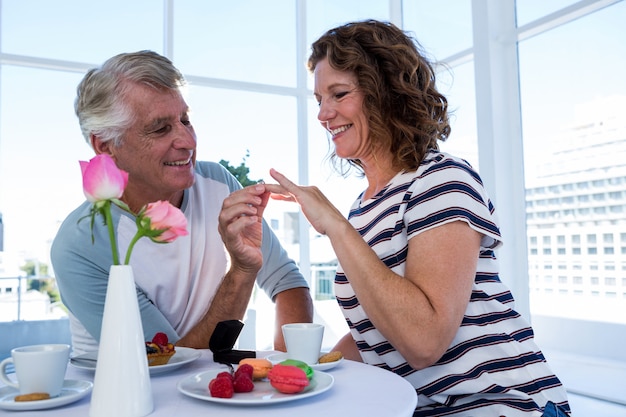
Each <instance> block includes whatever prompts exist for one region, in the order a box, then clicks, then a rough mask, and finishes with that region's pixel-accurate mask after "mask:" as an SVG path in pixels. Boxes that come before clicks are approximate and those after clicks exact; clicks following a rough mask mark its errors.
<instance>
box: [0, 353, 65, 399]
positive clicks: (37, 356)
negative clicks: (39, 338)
mask: <svg viewBox="0 0 626 417" xmlns="http://www.w3.org/2000/svg"><path fill="white" fill-rule="evenodd" d="M69 358H70V346H69V345H63V344H47V345H32V346H23V347H17V348H15V349H12V350H11V357H10V358H6V359H5V360H3V361H2V362H1V363H0V379H1V380H2V381H3V382H4V383H5V384H7V385H9V386H11V387H13V388H16V389H17V390H19V392H20V394H32V393H35V392H39V393H47V394H49V395H50V397H56V396H58V395H59V394H61V389H62V388H63V381H64V380H65V371H66V369H67V363H68V361H69ZM10 364H13V366H14V367H15V376H16V378H17V382H15V381H13V380H12V379H10V378H9V377H8V376H7V367H8V366H9V365H10Z"/></svg>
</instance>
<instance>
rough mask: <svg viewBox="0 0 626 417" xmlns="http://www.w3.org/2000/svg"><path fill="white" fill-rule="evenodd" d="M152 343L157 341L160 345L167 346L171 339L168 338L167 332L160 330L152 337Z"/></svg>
mask: <svg viewBox="0 0 626 417" xmlns="http://www.w3.org/2000/svg"><path fill="white" fill-rule="evenodd" d="M152 343H156V344H157V345H159V346H167V344H168V343H169V340H168V338H167V335H166V334H165V333H163V332H158V333H157V334H155V335H154V337H153V338H152Z"/></svg>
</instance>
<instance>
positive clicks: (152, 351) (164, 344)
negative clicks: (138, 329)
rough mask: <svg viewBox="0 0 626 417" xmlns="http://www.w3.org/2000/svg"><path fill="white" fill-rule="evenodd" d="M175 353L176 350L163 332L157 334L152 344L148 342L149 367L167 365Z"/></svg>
mask: <svg viewBox="0 0 626 417" xmlns="http://www.w3.org/2000/svg"><path fill="white" fill-rule="evenodd" d="M175 353H176V348H175V347H174V345H173V344H172V343H169V340H168V338H167V335H166V334H165V333H163V332H157V333H156V334H155V335H154V337H153V338H152V340H151V341H150V342H146V355H148V366H157V365H165V364H166V363H168V362H169V361H170V358H171V357H172V356H174V354H175Z"/></svg>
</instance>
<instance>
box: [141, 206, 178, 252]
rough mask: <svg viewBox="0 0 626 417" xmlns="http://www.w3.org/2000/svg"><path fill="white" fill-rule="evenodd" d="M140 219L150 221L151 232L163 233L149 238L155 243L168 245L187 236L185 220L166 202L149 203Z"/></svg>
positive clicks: (176, 209)
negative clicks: (178, 238) (180, 237)
mask: <svg viewBox="0 0 626 417" xmlns="http://www.w3.org/2000/svg"><path fill="white" fill-rule="evenodd" d="M142 217H144V218H148V219H150V229H151V230H155V231H156V230H158V231H163V232H162V233H160V234H159V235H157V236H154V237H150V239H152V240H154V241H156V242H163V243H169V242H172V241H174V240H176V238H177V237H179V236H186V235H187V234H189V233H188V232H187V218H185V215H184V214H183V212H182V211H180V210H179V209H178V208H176V207H174V206H173V205H172V204H170V203H169V202H168V201H156V202H154V203H149V204H148V206H147V207H146V210H145V212H144V213H143V216H142ZM142 224H143V222H142Z"/></svg>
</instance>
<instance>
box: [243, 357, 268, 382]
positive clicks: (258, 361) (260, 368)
mask: <svg viewBox="0 0 626 417" xmlns="http://www.w3.org/2000/svg"><path fill="white" fill-rule="evenodd" d="M244 363H247V364H248V365H250V366H252V379H263V378H265V377H267V373H268V372H269V371H270V369H272V362H270V361H269V360H267V359H264V358H244V359H242V360H240V361H239V365H243V364H244Z"/></svg>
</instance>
